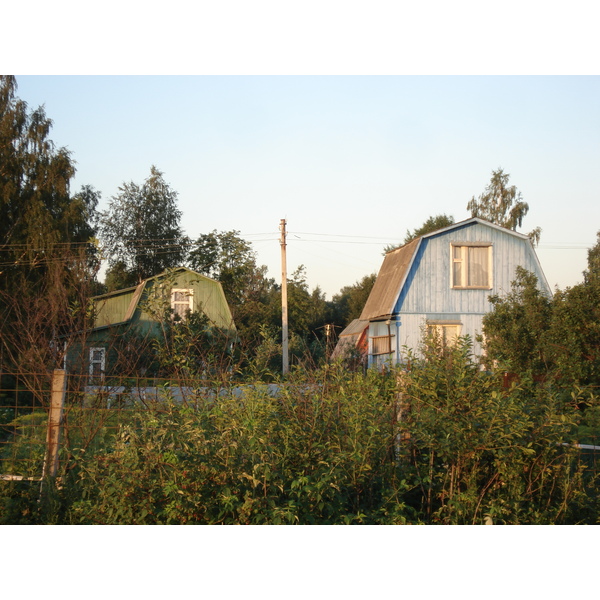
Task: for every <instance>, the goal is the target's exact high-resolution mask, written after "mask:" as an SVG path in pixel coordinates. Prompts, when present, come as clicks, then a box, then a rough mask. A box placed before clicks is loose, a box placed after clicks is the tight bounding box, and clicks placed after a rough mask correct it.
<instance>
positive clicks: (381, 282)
mask: <svg viewBox="0 0 600 600" xmlns="http://www.w3.org/2000/svg"><path fill="white" fill-rule="evenodd" d="M476 223H478V224H480V225H484V226H486V227H490V228H492V229H496V230H499V231H502V232H503V233H505V234H507V235H510V236H514V237H516V238H518V239H521V240H527V241H529V238H528V236H527V235H524V234H522V233H518V232H516V231H512V230H511V229H506V228H504V227H500V226H499V225H495V224H494V223H490V222H489V221H486V220H485V219H481V218H479V217H472V218H470V219H466V220H464V221H460V222H458V223H454V224H453V225H449V226H448V227H444V228H442V229H438V230H436V231H432V232H430V233H426V234H424V235H422V236H420V237H418V238H415V239H414V240H412V241H411V242H409V243H408V244H406V245H404V246H401V247H400V248H396V249H395V250H392V251H391V252H388V253H387V254H386V255H385V258H384V260H383V264H382V265H381V269H380V270H379V274H378V275H377V279H376V280H375V285H374V286H373V289H372V290H371V294H370V295H369V298H368V299H367V302H366V304H365V307H364V308H363V311H362V313H361V315H360V319H361V320H367V321H372V320H381V319H385V318H386V317H389V316H391V315H392V314H393V312H394V307H395V306H396V302H397V300H398V298H399V296H400V293H401V292H402V290H403V288H404V286H405V285H406V283H407V277H408V275H409V273H410V269H411V266H412V265H413V262H414V260H415V256H417V253H418V251H419V248H420V247H421V244H422V243H423V240H426V239H428V238H431V237H434V236H439V235H444V234H446V233H448V232H451V231H453V230H456V229H459V228H463V227H466V226H469V225H472V224H476ZM532 254H533V256H534V259H535V261H536V263H537V265H538V267H539V272H540V273H542V277H543V271H542V268H541V266H540V265H539V261H538V259H537V256H536V255H535V252H533V247H532ZM541 283H542V285H545V287H546V288H548V284H547V282H546V281H545V278H544V281H543V282H541ZM548 289H549V288H548Z"/></svg>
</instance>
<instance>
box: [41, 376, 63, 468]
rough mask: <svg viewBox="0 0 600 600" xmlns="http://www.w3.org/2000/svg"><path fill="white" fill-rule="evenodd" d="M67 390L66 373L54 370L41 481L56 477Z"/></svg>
mask: <svg viewBox="0 0 600 600" xmlns="http://www.w3.org/2000/svg"><path fill="white" fill-rule="evenodd" d="M66 389H67V372H66V371H65V370H64V369H55V370H54V373H53V374H52V396H51V398H50V413H49V414H48V434H47V435H46V457H45V460H44V470H43V472H42V479H44V478H45V477H56V473H57V472H58V448H59V444H60V425H61V420H62V413H63V407H64V405H65V392H66Z"/></svg>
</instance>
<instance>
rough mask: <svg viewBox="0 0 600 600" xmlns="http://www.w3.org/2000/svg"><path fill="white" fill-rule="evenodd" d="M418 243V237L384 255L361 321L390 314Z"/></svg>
mask: <svg viewBox="0 0 600 600" xmlns="http://www.w3.org/2000/svg"><path fill="white" fill-rule="evenodd" d="M420 243H421V238H420V237H419V238H416V239H414V240H413V241H412V242H409V243H408V244H406V246H402V247H401V248H397V249H396V250H392V251H391V252H388V253H387V254H386V255H385V258H384V259H383V264H382V265H381V269H380V270H379V274H378V275H377V279H376V280H375V285H374V286H373V289H372V290H371V293H370V294H369V297H368V299H367V302H366V304H365V307H364V308H363V311H362V313H361V315H360V319H361V321H369V320H371V319H376V318H377V317H382V316H385V315H390V314H391V313H392V311H393V310H394V304H395V303H396V300H397V298H398V294H399V292H400V286H401V284H402V283H403V282H404V279H405V278H406V274H407V273H408V268H409V267H410V265H411V264H412V259H413V256H414V255H415V253H416V251H417V248H418V247H419V245H420Z"/></svg>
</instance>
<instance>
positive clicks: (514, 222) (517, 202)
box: [467, 169, 542, 244]
mask: <svg viewBox="0 0 600 600" xmlns="http://www.w3.org/2000/svg"><path fill="white" fill-rule="evenodd" d="M509 178H510V175H509V174H508V173H505V172H504V170H503V169H496V170H495V171H492V178H491V179H490V183H489V184H488V185H487V187H486V188H485V191H484V192H483V194H481V195H480V196H479V197H478V198H477V199H475V196H473V197H472V198H471V200H470V202H469V203H468V204H467V210H469V211H471V216H472V217H481V218H482V219H486V220H487V221H490V222H492V223H495V224H496V225H500V227H506V228H507V229H512V230H514V231H516V229H517V227H521V225H522V224H523V219H524V217H525V216H526V215H527V213H528V212H529V204H527V202H525V201H524V200H523V197H522V195H521V192H520V191H519V190H517V188H516V186H514V185H510V186H509V185H508V180H509ZM541 233H542V230H541V229H540V228H539V227H536V228H535V229H534V230H533V231H531V232H530V233H529V238H530V239H531V241H532V243H533V244H539V241H540V235H541Z"/></svg>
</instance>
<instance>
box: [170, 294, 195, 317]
mask: <svg viewBox="0 0 600 600" xmlns="http://www.w3.org/2000/svg"><path fill="white" fill-rule="evenodd" d="M171 308H172V309H173V315H174V316H175V317H176V318H177V317H178V318H179V319H180V320H183V319H185V318H186V317H187V315H188V312H191V311H192V310H193V308H194V290H191V289H183V288H173V289H172V290H171Z"/></svg>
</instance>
